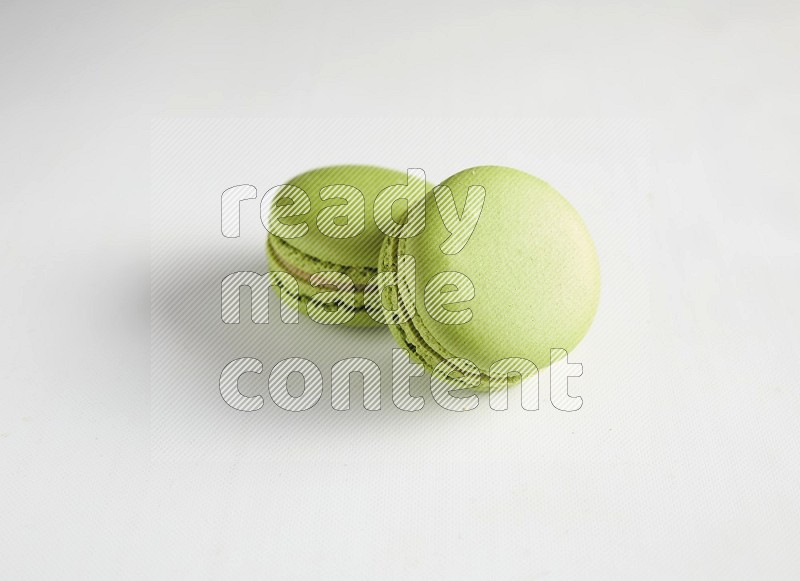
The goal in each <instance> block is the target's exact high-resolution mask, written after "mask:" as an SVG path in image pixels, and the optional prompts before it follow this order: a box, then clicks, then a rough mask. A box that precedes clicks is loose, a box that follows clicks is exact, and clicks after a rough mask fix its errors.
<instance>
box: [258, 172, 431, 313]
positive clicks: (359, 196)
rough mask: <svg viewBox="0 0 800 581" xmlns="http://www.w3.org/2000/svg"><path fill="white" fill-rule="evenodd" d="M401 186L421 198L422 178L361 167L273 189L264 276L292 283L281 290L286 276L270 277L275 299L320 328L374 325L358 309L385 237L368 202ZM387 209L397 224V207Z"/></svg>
mask: <svg viewBox="0 0 800 581" xmlns="http://www.w3.org/2000/svg"><path fill="white" fill-rule="evenodd" d="M387 188H388V189H389V191H388V192H387ZM404 188H410V189H414V190H415V191H419V190H420V189H421V190H422V192H423V195H424V188H425V182H424V179H423V180H418V179H417V178H416V177H414V176H413V175H412V176H409V174H408V173H407V172H405V171H397V170H392V169H386V168H382V167H375V166H365V165H338V166H330V167H323V168H319V169H314V170H311V171H308V172H305V173H303V174H300V175H298V176H296V177H294V178H292V179H290V180H289V181H287V182H286V183H285V184H283V185H281V186H280V187H278V188H277V191H276V193H275V196H274V198H273V201H272V206H271V209H270V221H269V226H268V229H269V235H268V237H267V257H268V260H269V266H270V271H273V272H275V271H279V272H285V273H288V274H290V275H291V276H292V277H293V278H294V280H295V281H296V283H297V284H296V286H295V285H294V284H292V285H287V284H284V283H285V281H286V278H285V277H284V278H278V277H276V284H277V286H278V287H279V288H280V291H281V296H282V298H283V299H284V300H285V301H286V302H287V303H288V304H291V305H292V306H296V307H297V308H298V309H299V310H300V312H302V313H304V314H308V315H309V316H311V317H312V318H314V319H315V320H316V321H317V322H319V323H323V324H344V325H350V326H370V325H378V324H379V323H377V322H376V321H375V320H374V319H373V318H371V317H370V316H368V315H367V313H366V310H365V307H364V290H365V288H366V286H367V283H368V282H369V281H370V279H371V278H372V277H373V276H374V275H375V274H376V273H377V262H378V256H379V253H380V248H381V243H382V241H383V239H384V237H385V232H384V231H382V230H381V229H380V228H379V227H378V225H376V221H375V202H376V199H378V198H379V196H381V194H382V193H383V192H387V193H391V191H392V190H397V191H398V192H402V191H403V189H404ZM390 197H391V196H390ZM383 199H384V200H385V199H387V196H386V195H385V194H384V196H383ZM384 206H386V204H384ZM389 206H391V207H390V208H389V210H388V212H389V213H390V214H391V215H392V216H393V217H394V218H395V219H396V220H397V221H402V219H403V216H404V214H403V208H402V206H401V205H400V204H397V205H395V206H392V205H391V204H389ZM385 209H386V208H385V207H384V210H385Z"/></svg>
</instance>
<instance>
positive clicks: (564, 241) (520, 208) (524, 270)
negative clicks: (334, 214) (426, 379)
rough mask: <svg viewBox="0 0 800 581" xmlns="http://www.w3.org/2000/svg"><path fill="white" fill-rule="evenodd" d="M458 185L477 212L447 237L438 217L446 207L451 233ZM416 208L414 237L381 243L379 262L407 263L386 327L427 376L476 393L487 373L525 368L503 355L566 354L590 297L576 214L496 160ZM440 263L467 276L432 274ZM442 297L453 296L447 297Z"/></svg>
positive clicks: (588, 263)
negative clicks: (470, 223) (410, 269)
mask: <svg viewBox="0 0 800 581" xmlns="http://www.w3.org/2000/svg"><path fill="white" fill-rule="evenodd" d="M471 186H481V187H482V188H483V191H484V192H485V198H484V200H483V205H482V208H481V207H480V205H479V199H480V193H481V188H480V187H477V188H472V190H470V187H471ZM468 190H470V192H471V193H470V199H471V202H470V205H471V210H470V211H471V212H473V213H475V212H480V214H479V217H477V222H476V223H475V224H474V230H472V233H471V236H469V237H468V239H467V240H465V237H466V236H467V235H468V234H467V235H464V234H463V233H462V235H461V237H460V240H454V238H458V237H451V234H450V232H449V231H448V230H447V228H445V223H444V221H443V219H442V215H445V216H448V209H450V212H449V221H450V224H451V229H452V223H453V222H452V221H453V215H454V214H453V212H454V211H457V212H458V213H459V214H460V215H461V216H462V217H463V215H464V212H465V210H464V208H465V200H466V199H467V193H468ZM450 192H451V193H452V198H448V195H447V194H449V193H450ZM448 199H449V200H450V202H451V204H450V205H449V206H448ZM437 200H438V202H439V203H440V204H441V205H442V209H441V210H440V208H439V206H438V205H437ZM452 200H454V201H455V208H457V210H455V209H454V208H453V207H452ZM476 215H477V214H476ZM425 216H426V224H425V229H424V231H423V232H422V233H421V234H420V235H418V236H416V237H412V238H392V237H387V238H386V239H385V240H384V244H383V247H382V250H381V256H380V264H379V269H380V270H381V271H395V270H397V268H398V264H399V258H400V257H401V256H411V257H413V259H414V274H415V276H414V280H413V284H405V285H404V284H399V285H397V286H396V287H393V288H394V292H393V293H392V294H391V303H392V306H393V307H394V308H396V309H398V313H399V315H395V317H394V318H395V324H392V325H390V329H391V331H392V334H393V335H394V337H395V339H396V340H397V342H398V343H399V344H400V345H402V346H404V347H405V348H406V349H408V350H409V352H410V355H411V357H412V359H414V360H415V361H417V362H418V363H422V364H423V365H424V366H425V368H426V369H427V370H428V371H429V372H431V373H433V374H434V375H436V376H437V377H441V378H445V379H454V378H455V379H457V378H458V377H462V378H467V379H470V380H471V381H472V385H473V386H474V387H477V388H479V389H487V388H488V387H489V385H490V379H491V378H492V377H499V378H500V379H502V380H503V381H505V378H506V377H507V372H511V371H513V372H519V373H520V376H522V377H525V376H528V375H531V374H533V373H535V372H536V369H535V368H532V367H530V366H525V365H521V364H520V361H519V360H510V359H509V358H519V359H520V360H527V361H530V362H532V363H533V364H534V365H535V366H536V368H538V370H542V369H544V368H545V367H547V366H548V365H550V363H551V361H550V357H551V352H550V350H551V348H553V349H566V350H567V351H569V350H571V349H572V348H574V347H575V346H576V345H577V344H578V343H579V342H580V340H581V339H582V338H583V337H584V335H585V334H586V332H587V331H588V329H589V326H590V325H591V322H592V319H593V317H594V315H595V312H596V311H597V306H598V302H599V298H600V269H599V263H598V257H597V252H596V250H595V247H594V244H593V242H592V239H591V237H590V235H589V232H588V231H587V229H586V226H585V225H584V223H583V221H582V220H581V218H580V216H579V215H578V213H577V212H576V211H575V209H574V208H573V207H572V206H571V205H570V204H569V203H568V202H567V201H566V200H565V199H564V198H563V197H562V196H561V195H560V194H559V193H558V192H557V191H556V190H554V189H553V188H552V187H550V186H549V185H548V184H547V183H545V182H543V181H542V180H540V179H538V178H536V177H534V176H532V175H529V174H526V173H524V172H521V171H519V170H515V169H511V168H507V167H498V166H482V167H475V168H472V169H467V170H464V171H462V172H460V173H457V174H456V175H454V176H452V177H450V178H448V179H446V180H445V181H444V182H442V183H441V184H440V185H439V186H437V187H436V188H434V190H433V191H432V192H430V193H429V194H428V196H427V198H426V210H425ZM455 217H456V218H458V215H456V216H455ZM468 231H469V230H468ZM448 239H450V240H449V241H448ZM459 247H460V249H459ZM405 261H406V263H407V262H408V259H405ZM451 271H455V272H458V273H461V274H463V275H464V277H466V278H464V277H460V276H457V275H447V274H439V273H445V272H451ZM467 279H468V280H467ZM402 280H404V279H403V277H401V281H402ZM470 282H471V283H472V284H471V286H472V287H474V297H473V293H472V292H471V291H470V289H469V286H470V285H469V283H470ZM447 283H451V286H447ZM426 285H430V287H431V288H429V291H428V293H427V295H428V297H427V299H428V302H427V304H426V292H425V288H426ZM437 289H440V290H441V291H442V292H436V291H437ZM431 291H434V292H431ZM448 293H451V294H450V296H451V298H457V299H459V302H454V301H450V302H453V304H446V303H447V302H448V298H447V297H448ZM412 312H415V314H414V315H413V316H412V317H410V318H409V319H408V320H407V321H402V319H403V318H405V317H408V316H409V315H410V314H411V313H412ZM561 353H563V351H562V352H561ZM454 358H455V359H456V361H454V362H451V363H450V364H447V363H443V362H444V361H446V360H453V359H454ZM463 360H468V362H471V364H469V365H468V364H467V363H464V362H463ZM472 364H474V365H472ZM437 366H438V368H437ZM511 377H512V379H513V377H514V376H513V375H512V376H511Z"/></svg>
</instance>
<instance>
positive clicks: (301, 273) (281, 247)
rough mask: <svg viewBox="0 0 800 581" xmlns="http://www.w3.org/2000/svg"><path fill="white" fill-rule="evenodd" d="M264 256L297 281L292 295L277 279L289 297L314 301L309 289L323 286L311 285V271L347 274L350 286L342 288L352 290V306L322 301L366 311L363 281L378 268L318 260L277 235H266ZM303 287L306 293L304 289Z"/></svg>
mask: <svg viewBox="0 0 800 581" xmlns="http://www.w3.org/2000/svg"><path fill="white" fill-rule="evenodd" d="M267 256H268V257H269V259H270V262H272V263H273V264H275V265H276V266H278V267H279V268H280V270H282V271H284V272H287V273H289V274H291V275H292V276H293V277H294V278H295V279H296V280H297V281H298V286H299V288H300V289H301V291H300V294H299V296H295V295H294V294H293V293H291V292H290V291H289V290H288V289H286V287H284V286H283V285H282V284H281V283H280V282H277V285H278V287H279V288H280V289H281V292H285V293H287V294H289V295H290V296H291V297H292V298H294V299H296V300H299V301H300V302H302V303H304V304H307V303H309V302H313V301H314V297H313V295H312V294H311V293H312V292H313V291H312V290H311V289H318V288H323V287H315V286H313V285H312V284H311V277H312V276H313V274H315V273H317V272H341V273H343V274H346V275H348V276H349V277H350V278H351V279H353V281H354V283H353V286H352V287H351V288H350V289H341V290H350V291H352V292H354V293H355V299H356V300H355V306H353V305H350V304H347V303H344V302H342V301H333V303H330V302H327V303H325V304H334V305H336V306H337V307H338V308H341V309H345V310H347V311H351V312H354V313H359V312H363V311H365V310H366V309H365V307H364V290H365V289H366V288H367V284H366V283H365V282H364V281H368V280H369V279H370V278H371V277H372V276H374V275H375V273H377V269H375V268H369V267H353V266H346V265H340V264H336V263H333V262H327V261H324V260H320V259H318V258H315V257H313V256H311V255H309V254H306V253H304V252H302V251H300V250H298V249H297V248H294V247H293V246H290V245H289V244H287V243H286V242H285V241H284V240H282V239H280V238H278V237H276V236H269V238H268V239H267ZM304 290H305V291H307V292H303V291H304ZM319 304H322V303H319Z"/></svg>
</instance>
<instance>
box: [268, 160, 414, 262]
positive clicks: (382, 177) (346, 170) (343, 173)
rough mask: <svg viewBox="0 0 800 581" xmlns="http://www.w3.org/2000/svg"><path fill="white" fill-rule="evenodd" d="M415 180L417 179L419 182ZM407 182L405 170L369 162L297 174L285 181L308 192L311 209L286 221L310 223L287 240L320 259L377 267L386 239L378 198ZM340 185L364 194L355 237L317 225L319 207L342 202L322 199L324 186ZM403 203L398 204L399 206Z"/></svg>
mask: <svg viewBox="0 0 800 581" xmlns="http://www.w3.org/2000/svg"><path fill="white" fill-rule="evenodd" d="M412 179H413V181H415V182H417V181H419V180H416V179H414V178H412ZM408 182H409V177H408V174H407V172H406V171H398V170H394V169H387V168H382V167H377V166H368V165H337V166H330V167H323V168H319V169H314V170H311V171H309V172H306V173H303V174H300V175H298V176H295V177H294V178H292V179H290V180H289V181H287V182H286V184H287V185H293V186H296V187H299V188H301V189H302V190H303V191H304V192H306V194H307V195H308V197H309V200H310V202H311V211H310V212H309V213H308V214H307V215H305V216H296V217H291V218H284V221H285V222H286V223H287V224H296V223H299V222H301V221H304V222H305V223H306V224H308V232H306V234H304V235H303V236H301V237H298V238H290V239H284V240H285V242H287V243H288V244H290V245H292V246H293V247H295V248H297V249H298V250H299V251H301V252H303V253H304V254H307V255H309V256H314V257H316V258H317V259H319V260H323V261H326V262H332V263H336V264H341V265H346V266H353V267H369V268H375V265H376V263H377V260H378V253H379V251H380V246H381V242H382V241H383V238H384V233H383V232H382V231H381V230H380V229H379V228H378V227H377V226H376V224H375V218H374V214H373V206H374V201H375V198H376V197H377V196H378V194H380V192H382V191H383V190H384V189H385V188H387V187H389V186H393V185H398V184H407V183H408ZM337 184H343V185H348V186H353V187H355V188H358V190H360V191H361V193H362V194H363V196H364V230H363V232H361V234H358V235H357V236H354V237H352V238H332V237H330V236H327V235H325V234H323V233H322V232H320V230H319V226H318V225H317V216H318V214H319V212H320V210H322V209H323V208H328V207H333V206H336V205H339V204H341V203H342V202H341V200H336V199H332V200H322V199H320V195H319V193H320V190H321V189H323V188H325V187H327V186H332V185H337ZM278 193H280V191H279V192H278ZM276 197H277V196H276ZM400 206H401V205H400V204H398V205H397V207H398V208H399V207H400Z"/></svg>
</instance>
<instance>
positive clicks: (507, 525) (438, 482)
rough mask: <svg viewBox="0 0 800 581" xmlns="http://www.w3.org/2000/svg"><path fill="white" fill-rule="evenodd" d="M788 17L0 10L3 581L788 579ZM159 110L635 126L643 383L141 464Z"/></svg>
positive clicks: (364, 6)
mask: <svg viewBox="0 0 800 581" xmlns="http://www.w3.org/2000/svg"><path fill="white" fill-rule="evenodd" d="M799 27H800V11H799V10H798V8H796V7H795V5H794V4H793V3H789V2H766V3H758V4H757V5H756V4H755V3H742V2H725V3H723V2H701V3H698V2H682V3H676V2H670V3H658V4H656V3H634V2H629V3H618V2H617V3H610V2H598V3H592V4H591V5H590V4H589V3H585V2H559V3H548V4H543V3H536V4H533V3H527V2H526V3H522V2H520V3H507V4H504V3H499V2H495V3H491V4H486V3H474V4H472V3H468V2H467V3H465V2H458V3H455V2H453V3H438V4H433V3H430V2H426V3H421V4H420V5H414V4H413V3H403V4H402V5H401V4H395V5H393V6H392V7H383V8H380V7H378V5H377V3H367V2H364V3H349V4H347V5H346V6H333V5H328V4H325V5H322V4H320V5H312V4H308V3H303V2H293V3H285V4H281V5H278V4H275V3H258V4H257V3H246V2H232V3H210V2H164V1H160V2H157V3H156V2H154V3H147V2H144V3H136V4H129V5H126V6H122V5H116V6H115V5H113V4H112V3H108V2H96V3H89V2H74V3H69V4H67V3H55V2H40V3H25V2H14V1H8V2H4V3H3V4H2V7H0V43H2V47H1V48H2V51H0V67H1V70H0V78H1V79H2V83H3V85H2V86H3V91H2V92H0V106H1V107H2V108H1V109H0V117H1V119H2V124H1V125H0V127H2V130H1V132H0V135H1V136H2V137H0V139H1V140H2V141H0V148H1V149H0V154H1V155H0V160H2V161H0V163H2V173H0V175H2V176H3V177H4V178H5V180H6V188H5V193H4V194H2V198H0V226H2V231H3V238H2V240H3V243H2V260H3V265H4V272H5V277H4V284H3V286H2V291H0V292H2V298H3V304H4V305H5V308H6V312H5V313H4V316H3V319H2V342H3V344H2V355H0V357H2V361H0V362H1V363H2V368H3V371H4V374H3V387H4V400H3V405H2V406H0V462H1V463H2V470H0V514H2V522H3V531H4V533H5V534H4V537H3V539H2V543H0V573H1V574H2V576H3V577H4V578H10V579H25V578H86V577H96V578H108V577H112V576H114V577H118V578H137V579H140V578H151V577H152V578H185V577H186V578H212V579H216V578H235V577H243V576H245V575H246V576H249V577H252V576H260V577H267V578H276V579H281V578H301V579H305V578H350V579H361V578H363V579H374V578H382V577H386V578H398V579H407V578H483V577H487V576H493V577H496V578H503V579H505V578H508V579H531V578H552V579H579V578H592V579H598V578H601V579H602V578H608V579H618V578H641V577H645V576H646V577H658V578H670V579H673V578H711V577H719V578H742V579H748V578H754V577H758V578H786V579H793V578H797V577H798V575H800V554H799V553H798V550H797V548H798V546H799V545H800V494H799V493H798V490H800V467H799V466H798V460H797V447H798V440H799V439H800V438H798V436H800V428H799V427H798V418H800V395H798V381H797V379H796V376H795V365H794V361H795V359H796V357H797V355H798V352H799V351H800V349H799V348H798V347H799V345H798V336H797V327H798V323H800V316H798V315H799V314H798V307H797V302H796V298H795V297H796V296H797V291H798V282H800V234H798V231H799V230H798V225H799V223H800V219H799V217H800V196H799V195H798V192H797V174H796V164H797V159H798V154H799V153H800V151H799V150H798V147H797V135H798V134H800V117H798V113H797V110H796V103H797V102H798V101H800V82H799V81H798V77H797V75H796V71H797V69H798V64H800V63H798V56H797V55H798V52H800V51H798V40H797V38H798V37H799V36H800V34H798V33H799V32H800V28H799ZM171 116H180V117H197V116H201V117H207V116H213V117H220V116H222V117H252V116H254V117H295V118H307V117H319V118H340V117H350V118H362V117H382V118H390V119H391V118H407V117H428V118H449V117H459V118H463V117H485V118H498V117H532V118H539V119H554V118H574V117H582V118H584V119H587V120H588V122H590V123H591V122H592V120H596V119H612V118H625V119H630V118H636V119H649V120H650V122H649V123H650V127H651V141H650V142H651V143H652V150H651V156H650V157H651V160H652V170H653V171H652V180H651V183H652V188H651V191H650V192H646V193H650V194H651V198H649V201H648V204H649V208H650V215H651V216H652V225H651V227H650V229H651V233H652V239H653V240H654V246H653V257H652V265H651V267H652V268H651V275H649V276H651V281H650V284H649V285H647V288H648V289H652V294H651V312H652V320H651V325H652V329H651V332H650V334H649V339H648V341H652V343H649V342H648V343H647V344H646V345H645V347H651V348H652V353H651V356H650V367H649V368H648V369H645V370H642V373H641V375H640V376H638V377H637V378H636V379H637V381H635V382H631V381H626V382H624V383H616V382H613V381H604V382H603V383H602V384H600V383H598V382H591V381H590V379H589V376H588V373H590V372H591V369H590V368H589V367H588V365H589V364H588V362H586V367H585V370H586V372H587V377H586V378H585V381H586V384H585V385H587V386H590V387H591V397H590V395H589V393H588V392H586V393H582V395H584V396H585V397H584V402H585V403H584V406H585V407H586V409H582V410H580V411H578V412H576V413H574V414H560V413H559V412H556V411H555V410H552V409H549V408H547V407H544V408H543V409H542V410H540V411H539V412H536V413H535V414H534V416H533V420H532V422H534V423H536V422H538V423H536V424H535V426H534V427H532V428H529V429H530V430H531V431H533V432H534V433H535V432H539V433H547V434H548V436H549V437H548V438H543V439H538V440H537V439H530V438H528V439H525V438H519V437H517V438H515V437H514V436H515V435H520V434H519V433H516V434H515V432H514V430H512V429H511V427H510V425H511V424H506V423H503V422H500V421H495V420H492V416H491V415H489V414H485V415H483V416H480V415H478V416H475V417H476V418H484V419H485V420H486V421H487V422H489V423H490V424H491V425H489V426H488V428H487V426H484V428H486V429H484V430H480V429H477V428H478V427H480V426H478V423H479V422H480V421H481V420H480V419H478V420H466V421H467V422H474V428H475V429H473V430H471V431H470V432H469V434H468V435H469V437H464V438H462V439H461V442H460V444H461V447H460V448H458V449H457V450H456V451H455V452H454V451H453V450H452V449H444V448H443V447H442V446H441V443H440V440H437V439H435V438H431V439H430V441H428V442H425V445H424V446H422V445H419V444H418V445H419V450H418V453H417V454H416V455H413V456H412V455H411V454H407V455H403V456H401V457H399V458H398V457H392V456H390V455H387V456H386V457H385V458H383V459H382V460H380V461H378V460H375V459H372V461H365V460H364V458H363V457H355V456H354V457H352V458H348V457H347V456H348V455H347V454H346V447H345V446H346V445H347V438H348V437H349V436H351V435H353V431H352V429H351V428H348V426H352V425H353V424H349V423H342V424H341V425H342V426H345V428H343V429H342V430H340V431H337V432H336V433H335V434H333V435H332V436H331V437H330V439H331V440H332V441H333V442H334V444H335V445H336V448H335V450H336V452H335V453H333V454H330V455H329V456H328V457H326V456H325V455H324V454H319V453H309V452H308V451H305V452H301V453H300V454H298V455H297V457H295V458H288V457H283V458H274V457H273V458H270V459H267V460H265V459H264V458H256V457H253V458H248V459H242V460H238V461H235V460H233V459H225V458H215V459H213V460H210V459H206V460H203V459H200V458H198V457H197V455H196V454H193V455H192V457H187V458H185V459H183V460H176V459H174V458H170V459H161V460H154V459H153V458H152V457H151V440H150V437H151V409H150V401H151V397H150V396H151V394H150V391H151V381H150V366H149V361H150V347H149V346H150V327H149V309H150V297H149V292H150V255H149V250H150V249H149V241H150V237H151V230H150V224H151V216H150V209H151V208H150V192H151V161H150V127H151V121H152V119H153V118H154V117H171ZM619 147H622V146H621V145H620V146H619ZM265 164H268V161H267V160H265ZM420 165H421V164H420ZM423 167H424V166H423ZM301 169H305V168H301ZM426 169H427V168H426ZM254 171H255V170H254ZM429 171H433V170H429ZM531 171H534V170H533V168H531ZM442 173H443V174H444V173H445V171H444V170H443V171H442ZM441 177H443V176H441V175H439V176H437V178H441ZM243 181H247V180H243ZM234 183H235V182H228V181H227V179H226V180H225V184H224V186H230V185H234ZM257 185H258V186H259V188H261V187H267V185H266V184H263V183H261V182H260V181H259V183H258V184H257ZM270 185H273V184H270ZM217 189H218V188H217ZM561 189H562V190H564V189H567V188H564V187H563V186H562V187H561ZM202 195H203V193H202V192H198V198H200V197H201V196H202ZM633 202H634V201H633V200H632V203H633ZM636 203H638V202H636ZM582 212H584V213H586V210H585V209H582ZM178 238H179V236H178ZM176 244H179V245H184V244H191V241H187V240H184V239H182V238H179V239H178V240H176ZM594 330H595V329H593V331H592V332H594ZM590 338H591V337H587V341H589V340H590ZM587 348H588V347H587ZM604 369H605V368H602V367H601V369H600V370H598V373H599V374H601V375H605V376H607V377H611V376H612V375H613V374H611V373H610V372H608V371H607V370H604ZM582 379H583V378H582ZM576 385H578V384H576ZM200 389H202V388H198V390H200ZM587 389H588V388H587ZM623 393H624V394H625V398H622V397H621V396H620V394H623ZM633 398H639V399H638V400H636V399H633ZM621 401H624V402H625V405H624V406H623V407H618V406H616V407H615V406H614V405H611V403H613V402H621ZM590 404H591V405H592V406H593V407H592V408H589V406H590ZM591 409H593V410H595V412H592V411H589V410H591ZM596 410H604V411H605V412H606V414H605V416H604V417H598V415H597V413H596ZM348 413H349V412H348ZM592 413H594V416H593V415H592ZM457 417H458V418H460V417H462V416H460V415H459V416H457ZM466 417H468V418H469V417H472V416H466ZM444 418H445V419H444V420H443V421H444V422H445V424H450V425H449V427H450V428H452V429H454V430H463V429H464V425H463V423H461V422H462V420H453V419H451V416H444ZM584 418H586V420H584ZM590 418H591V421H590ZM431 420H434V421H435V420H436V417H434V416H433V415H431V416H430V417H428V416H426V417H423V419H420V420H414V422H413V424H415V425H406V426H405V428H406V431H407V432H408V431H409V428H414V427H419V429H420V430H428V429H430V426H429V425H428V424H427V423H426V422H427V421H431ZM353 421H355V420H353ZM492 422H493V423H492ZM603 422H605V425H603V429H604V430H605V432H604V433H603V436H602V437H601V435H600V426H601V425H602V423H603ZM559 424H561V425H559ZM375 426H377V427H378V428H380V427H381V426H380V423H379V422H377V421H376V422H375V424H374V426H373V427H375ZM445 427H448V426H447V425H446V426H445ZM208 429H209V430H213V426H209V427H208ZM442 430H444V428H442ZM269 433H270V434H274V433H275V432H274V426H272V427H270V429H269ZM411 433H412V434H415V433H417V432H415V431H413V430H411ZM425 433H428V432H425ZM442 433H449V432H446V431H442ZM465 434H466V430H465ZM492 434H495V435H497V434H500V436H499V437H498V438H497V439H496V441H490V442H489V443H487V435H488V436H491V435H492ZM257 435H258V434H256V436H257ZM325 435H326V434H325V433H324V432H323V431H320V434H319V437H324V436H325ZM286 437H287V438H288V437H289V436H288V435H287V436H286ZM361 437H362V438H364V439H363V440H360V442H361V443H362V444H363V443H364V442H367V440H366V436H364V435H363V434H362V436H361ZM254 438H255V436H254ZM255 441H257V438H256V439H251V440H249V442H250V443H251V444H252V443H253V442H255ZM157 442H158V440H157V439H156V440H154V443H156V444H157ZM270 444H274V443H272V442H270ZM318 446H322V442H318ZM493 446H496V448H497V450H496V451H495V450H493V449H492V447H493ZM319 449H321V448H319V447H316V448H315V450H319ZM471 449H475V450H477V453H476V454H475V455H472V456H470V454H469V451H470V450H471ZM375 451H376V450H375V449H373V450H372V452H375Z"/></svg>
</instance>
